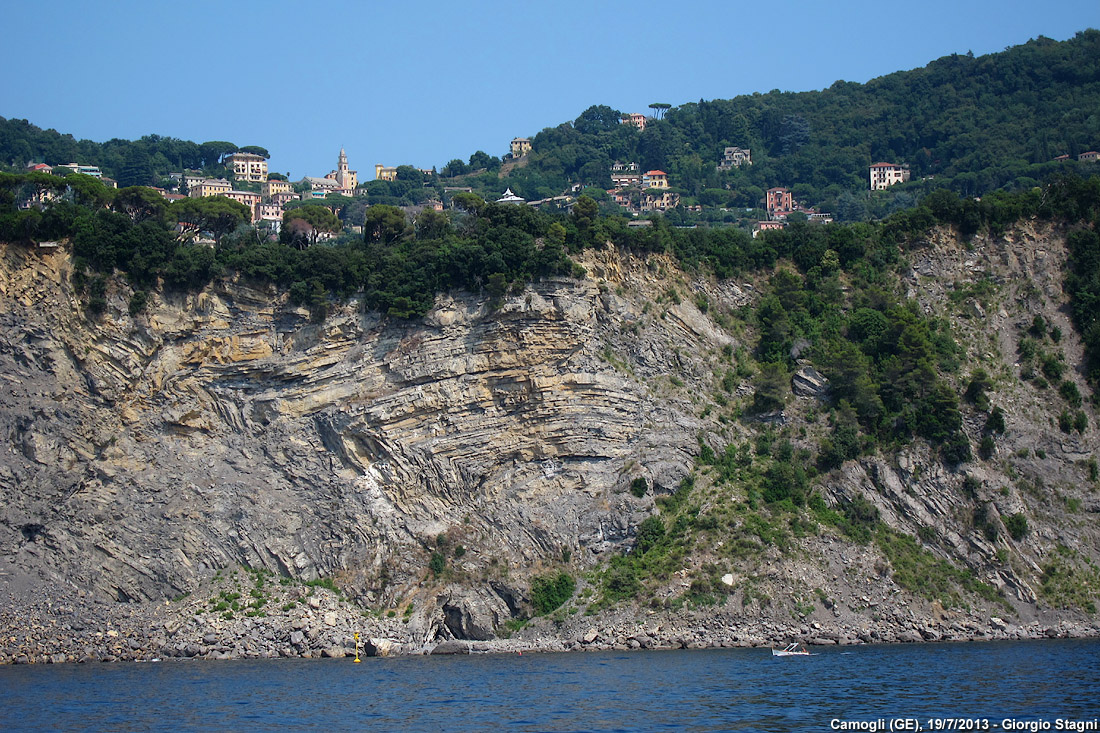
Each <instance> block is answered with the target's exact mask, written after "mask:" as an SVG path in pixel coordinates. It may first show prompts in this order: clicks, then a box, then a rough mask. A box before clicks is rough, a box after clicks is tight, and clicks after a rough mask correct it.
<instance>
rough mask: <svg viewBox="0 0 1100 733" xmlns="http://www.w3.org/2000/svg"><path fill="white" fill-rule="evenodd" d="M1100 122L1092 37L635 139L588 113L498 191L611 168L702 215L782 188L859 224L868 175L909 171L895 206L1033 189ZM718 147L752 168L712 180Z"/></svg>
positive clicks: (534, 191)
mask: <svg viewBox="0 0 1100 733" xmlns="http://www.w3.org/2000/svg"><path fill="white" fill-rule="evenodd" d="M1098 110H1100V31H1096V30H1087V31H1083V32H1081V33H1078V34H1077V36H1076V37H1074V38H1072V39H1070V40H1067V41H1064V42H1058V41H1053V40H1051V39H1048V38H1042V37H1040V38H1038V39H1035V40H1032V41H1029V42H1028V43H1025V44H1023V45H1021V46H1016V47H1013V48H1009V49H1007V50H1005V51H1004V52H1001V53H995V54H990V55H987V56H980V57H973V56H972V55H956V54H953V55H951V56H945V57H943V58H940V59H937V60H935V61H933V62H931V63H930V64H928V65H927V66H925V67H924V68H919V69H914V70H911V71H899V72H897V73H894V74H890V75H888V76H883V77H880V78H877V79H872V80H871V81H869V82H867V83H866V84H857V83H851V82H844V81H838V82H836V83H835V84H833V85H832V86H831V87H829V88H828V89H825V90H822V91H813V92H799V93H789V92H781V91H778V90H775V91H771V92H768V93H767V94H752V95H744V96H740V97H735V98H734V99H729V100H713V101H703V100H700V101H699V102H698V103H690V104H684V105H681V106H679V107H675V108H672V109H670V110H668V112H667V114H666V115H664V117H663V119H660V120H653V119H651V120H650V121H649V123H648V124H647V126H646V128H645V130H644V132H640V131H638V130H636V129H634V128H633V127H630V126H628V125H623V124H620V122H619V120H620V111H618V110H613V109H610V108H608V107H592V108H589V109H588V110H586V111H585V112H584V113H582V114H581V115H580V116H579V117H578V118H577V119H576V120H574V121H573V122H572V123H565V124H562V125H559V126H557V127H554V128H548V129H545V130H543V131H542V132H540V133H538V135H536V136H535V137H534V138H533V139H532V144H533V151H532V153H531V154H530V155H529V156H528V162H527V165H526V166H524V167H522V168H516V169H515V170H513V171H511V173H510V175H509V177H508V179H507V181H506V183H507V184H508V185H509V186H511V188H512V190H513V191H516V192H517V193H519V194H520V195H522V196H524V197H526V198H541V197H542V196H544V195H550V194H556V193H560V191H561V190H562V189H563V188H564V187H565V186H566V184H567V183H570V182H582V183H586V184H592V185H595V186H599V187H609V186H610V183H611V181H610V178H609V176H608V168H609V166H610V165H611V164H612V162H613V161H615V160H620V161H634V162H637V163H639V164H640V166H641V168H642V170H643V171H644V170H648V169H655V168H656V169H660V170H663V171H666V172H668V173H669V174H670V178H671V182H672V185H673V187H674V188H678V189H679V190H681V192H682V193H683V194H684V195H687V196H691V197H697V198H699V199H700V203H702V204H703V205H704V206H706V205H734V206H755V205H757V203H758V202H759V200H760V199H761V198H762V196H763V193H764V191H765V190H766V189H768V188H769V187H772V186H787V187H792V188H793V190H794V193H795V196H796V198H797V199H799V200H801V201H803V202H805V203H809V204H820V205H822V206H823V208H825V209H826V210H829V211H833V212H836V213H839V214H840V215H841V218H845V219H859V218H863V215H864V214H865V212H863V211H861V207H864V206H866V204H865V199H866V195H865V192H866V189H867V168H868V166H869V165H870V164H871V163H874V162H879V161H887V162H891V163H897V164H905V165H908V166H909V167H910V169H911V171H912V177H913V182H912V183H910V184H907V185H906V186H903V187H899V188H898V189H897V191H892V192H891V193H892V194H893V195H897V193H898V192H903V191H905V189H906V188H908V189H909V193H910V195H912V194H913V193H915V192H916V191H914V189H918V190H919V189H920V188H921V186H922V185H923V186H933V185H934V186H948V187H951V188H953V189H955V190H956V191H957V192H958V193H960V194H962V195H971V196H973V195H981V194H983V193H985V192H988V191H991V190H994V189H997V188H1002V187H1008V188H1023V187H1031V186H1034V185H1035V184H1036V182H1037V181H1041V180H1042V179H1044V178H1046V177H1047V176H1048V175H1049V174H1050V173H1051V172H1052V171H1053V170H1055V169H1057V168H1059V167H1061V166H1062V165H1063V164H1060V163H1057V162H1054V158H1056V157H1058V156H1061V155H1069V156H1071V157H1072V158H1073V159H1075V158H1076V155H1077V154H1078V153H1081V152H1085V151H1088V150H1096V149H1098V148H1100V111H1098ZM635 111H639V110H623V112H635ZM726 146H740V147H746V148H750V149H751V150H752V161H753V165H752V166H751V167H749V166H745V167H743V168H741V169H734V170H732V171H730V172H721V171H718V170H717V169H716V163H717V162H718V161H719V160H721V158H722V151H723V149H724V148H725V147H726ZM1069 165H1072V164H1069ZM932 176H934V177H935V181H934V182H932V181H925V182H923V184H922V182H921V180H920V179H921V178H924V177H932ZM501 187H503V186H501ZM854 194H860V195H859V196H854ZM911 203H912V201H911V200H906V201H903V204H905V205H908V204H911ZM872 205H873V204H872ZM871 213H874V212H871ZM879 213H881V212H879Z"/></svg>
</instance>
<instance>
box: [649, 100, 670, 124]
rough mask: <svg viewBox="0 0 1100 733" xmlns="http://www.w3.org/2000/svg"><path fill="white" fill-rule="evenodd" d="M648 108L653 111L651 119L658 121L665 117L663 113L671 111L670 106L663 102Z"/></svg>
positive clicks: (655, 103)
mask: <svg viewBox="0 0 1100 733" xmlns="http://www.w3.org/2000/svg"><path fill="white" fill-rule="evenodd" d="M649 108H650V109H651V110H653V118H654V119H657V120H659V119H661V118H662V117H664V116H665V112H667V111H668V110H670V109H672V105H671V104H665V103H664V102H654V103H653V104H651V105H649Z"/></svg>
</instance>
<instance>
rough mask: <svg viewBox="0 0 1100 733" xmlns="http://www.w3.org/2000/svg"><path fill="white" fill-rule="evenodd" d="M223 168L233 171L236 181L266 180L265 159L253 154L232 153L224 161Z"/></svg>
mask: <svg viewBox="0 0 1100 733" xmlns="http://www.w3.org/2000/svg"><path fill="white" fill-rule="evenodd" d="M225 166H226V167H227V168H232V169H233V177H234V178H236V179H237V180H238V181H256V182H260V181H264V180H267V159H266V158H265V157H264V156H262V155H255V154H253V153H233V154H232V155H230V156H229V157H227V158H226V159H225Z"/></svg>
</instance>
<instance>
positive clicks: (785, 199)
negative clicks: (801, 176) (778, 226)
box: [764, 186, 794, 220]
mask: <svg viewBox="0 0 1100 733" xmlns="http://www.w3.org/2000/svg"><path fill="white" fill-rule="evenodd" d="M764 203H765V208H767V210H768V218H770V219H772V220H779V219H786V218H787V214H790V213H791V212H793V211H794V196H793V195H792V194H791V192H790V190H789V189H786V188H781V187H778V186H777V187H775V188H769V189H768V193H767V198H765V200H764Z"/></svg>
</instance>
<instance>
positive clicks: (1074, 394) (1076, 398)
mask: <svg viewBox="0 0 1100 733" xmlns="http://www.w3.org/2000/svg"><path fill="white" fill-rule="evenodd" d="M1058 393H1059V394H1061V395H1062V396H1063V397H1065V398H1066V402H1068V403H1070V404H1071V405H1073V406H1074V407H1080V406H1081V392H1080V390H1078V389H1077V385H1076V384H1075V383H1074V382H1071V381H1069V380H1068V379H1067V380H1065V381H1064V382H1062V383H1061V384H1060V385H1058Z"/></svg>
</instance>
